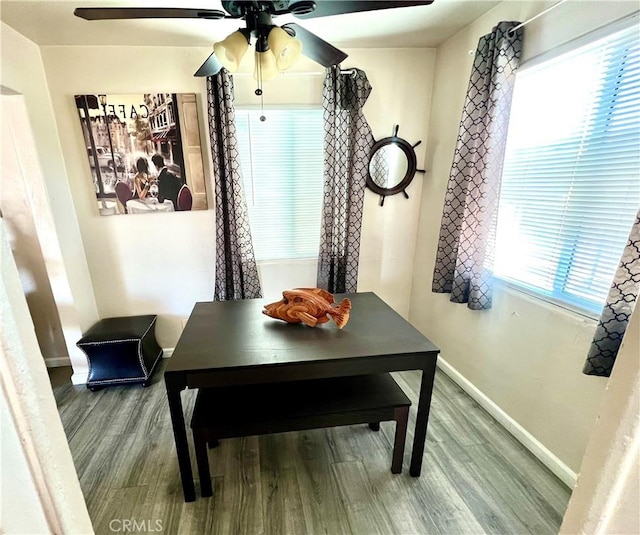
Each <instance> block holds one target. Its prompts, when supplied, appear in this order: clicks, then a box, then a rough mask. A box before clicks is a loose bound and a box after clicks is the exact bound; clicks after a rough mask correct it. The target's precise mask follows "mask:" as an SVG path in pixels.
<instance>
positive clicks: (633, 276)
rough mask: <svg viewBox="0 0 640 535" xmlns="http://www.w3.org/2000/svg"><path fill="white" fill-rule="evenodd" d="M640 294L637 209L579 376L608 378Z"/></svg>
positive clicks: (639, 233) (638, 220) (638, 218)
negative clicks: (582, 374)
mask: <svg viewBox="0 0 640 535" xmlns="http://www.w3.org/2000/svg"><path fill="white" fill-rule="evenodd" d="M639 293H640V210H638V215H637V216H636V221H635V223H634V224H633V227H631V233H630V234H629V241H628V242H627V245H626V247H625V248H624V252H623V253H622V258H621V259H620V265H619V266H618V270H617V271H616V274H615V277H614V279H613V284H612V285H611V289H610V290H609V295H608V296H607V302H606V303H605V305H604V309H603V310H602V314H601V316H600V321H599V322H598V326H597V327H596V333H595V335H594V337H593V342H591V348H590V349H589V354H588V355H587V361H586V362H585V364H584V368H583V369H582V373H585V374H587V375H599V376H601V377H609V376H610V375H611V370H612V369H613V365H614V363H615V361H616V356H617V355H618V349H620V344H621V343H622V338H623V337H624V333H625V330H626V329H627V324H628V323H629V318H630V317H631V314H632V312H633V309H634V307H635V305H636V301H637V300H638V294H639Z"/></svg>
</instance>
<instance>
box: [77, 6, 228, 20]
mask: <svg viewBox="0 0 640 535" xmlns="http://www.w3.org/2000/svg"><path fill="white" fill-rule="evenodd" d="M73 14H74V15H75V16H76V17H80V18H81V19H85V20H113V19H213V20H217V19H224V18H233V17H229V15H227V14H226V13H225V12H224V11H219V10H217V9H183V8H173V7H170V8H165V7H78V8H76V9H75V10H74V12H73Z"/></svg>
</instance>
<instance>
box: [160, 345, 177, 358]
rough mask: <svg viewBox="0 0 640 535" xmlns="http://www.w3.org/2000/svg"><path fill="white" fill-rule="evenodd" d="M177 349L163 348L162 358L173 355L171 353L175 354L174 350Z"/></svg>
mask: <svg viewBox="0 0 640 535" xmlns="http://www.w3.org/2000/svg"><path fill="white" fill-rule="evenodd" d="M174 349H175V347H168V348H167V349H163V350H162V358H163V359H168V358H169V357H171V355H173V350H174Z"/></svg>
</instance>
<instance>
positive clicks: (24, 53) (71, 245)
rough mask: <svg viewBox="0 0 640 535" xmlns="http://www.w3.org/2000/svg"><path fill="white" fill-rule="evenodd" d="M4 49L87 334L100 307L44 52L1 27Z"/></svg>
mask: <svg viewBox="0 0 640 535" xmlns="http://www.w3.org/2000/svg"><path fill="white" fill-rule="evenodd" d="M0 44H1V46H0V49H1V50H2V67H1V77H2V78H1V83H2V85H3V86H4V87H7V88H9V89H12V90H13V91H15V92H16V93H19V94H22V95H24V101H25V104H26V106H27V111H28V114H29V119H30V122H31V127H32V129H33V135H34V137H35V140H36V145H37V147H38V155H39V157H40V166H41V168H42V169H43V170H44V171H45V177H44V178H45V182H46V184H45V186H46V189H47V191H48V194H49V202H50V204H51V211H52V213H53V218H54V223H55V227H56V230H57V233H58V239H59V241H60V248H61V249H62V252H63V255H64V258H63V260H64V264H65V268H66V271H67V273H68V275H69V281H70V284H71V291H72V293H73V303H68V304H67V305H68V306H73V307H75V308H76V309H77V310H78V317H79V321H80V324H81V326H82V328H83V329H87V328H88V327H90V326H91V325H92V324H93V323H94V321H95V320H96V319H97V310H96V304H95V300H94V298H93V290H92V282H91V278H90V275H89V270H88V269H87V261H86V258H85V251H84V248H83V244H82V240H81V239H80V231H79V228H78V219H77V217H76V213H75V210H74V205H73V198H72V195H71V190H70V185H69V181H68V180H67V172H66V165H65V161H64V159H63V156H62V152H61V150H60V141H59V139H58V136H57V135H56V134H57V129H56V118H55V117H54V114H53V109H52V106H51V98H50V96H49V87H48V84H47V80H46V78H45V72H44V68H43V63H42V58H41V55H40V50H39V48H38V46H37V45H35V44H34V43H33V42H31V41H29V40H28V39H26V38H25V37H24V36H22V35H21V34H19V33H18V32H16V31H15V30H13V28H11V27H9V26H7V25H6V24H5V23H3V22H0Z"/></svg>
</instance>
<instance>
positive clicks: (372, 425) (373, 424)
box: [369, 422, 380, 431]
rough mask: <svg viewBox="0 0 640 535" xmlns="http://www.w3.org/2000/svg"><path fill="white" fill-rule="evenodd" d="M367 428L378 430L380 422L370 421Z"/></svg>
mask: <svg viewBox="0 0 640 535" xmlns="http://www.w3.org/2000/svg"><path fill="white" fill-rule="evenodd" d="M369 429H371V431H380V422H371V423H370V424H369Z"/></svg>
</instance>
